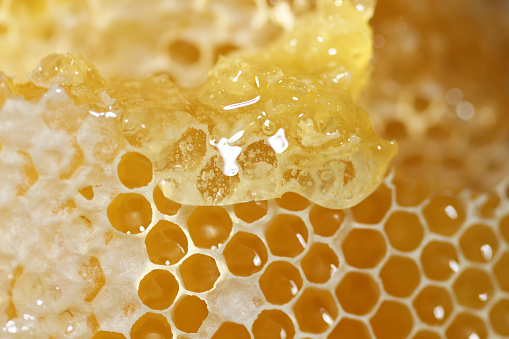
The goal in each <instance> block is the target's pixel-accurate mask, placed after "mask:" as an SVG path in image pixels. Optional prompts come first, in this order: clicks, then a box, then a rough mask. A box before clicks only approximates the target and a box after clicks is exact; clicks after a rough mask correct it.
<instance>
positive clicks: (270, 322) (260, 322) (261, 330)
mask: <svg viewBox="0 0 509 339" xmlns="http://www.w3.org/2000/svg"><path fill="white" fill-rule="evenodd" d="M252 332H253V335H254V339H281V338H286V339H292V338H293V337H294V336H295V328H294V326H293V322H292V319H290V317H289V316H288V315H286V313H284V312H283V311H281V310H264V311H262V312H261V313H260V314H259V315H258V317H257V318H256V320H255V321H254V323H253V331H252Z"/></svg>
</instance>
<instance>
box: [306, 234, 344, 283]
mask: <svg viewBox="0 0 509 339" xmlns="http://www.w3.org/2000/svg"><path fill="white" fill-rule="evenodd" d="M301 267H302V270H303V271H304V275H305V276H306V278H307V280H309V281H310V282H313V283H322V284H323V283H326V282H327V281H328V280H329V279H330V277H332V275H333V274H334V272H336V270H337V269H338V267H339V260H338V257H337V256H336V253H334V251H333V250H332V249H331V248H330V247H329V245H327V244H325V243H314V244H313V245H311V247H310V248H309V250H308V252H307V253H306V255H304V257H303V258H302V261H301Z"/></svg>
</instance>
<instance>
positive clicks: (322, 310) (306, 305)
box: [293, 287, 338, 333]
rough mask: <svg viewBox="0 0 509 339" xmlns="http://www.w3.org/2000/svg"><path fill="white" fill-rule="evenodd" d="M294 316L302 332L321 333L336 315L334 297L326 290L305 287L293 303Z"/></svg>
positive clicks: (327, 327) (332, 321)
mask: <svg viewBox="0 0 509 339" xmlns="http://www.w3.org/2000/svg"><path fill="white" fill-rule="evenodd" d="M293 312H294V314H295V318H296V319H297V322H298V323H299V328H300V330H301V331H303V332H308V333H323V332H325V331H327V330H328V329H329V327H330V326H331V325H332V324H333V323H334V320H335V319H336V317H337V316H338V308H337V306H336V302H335V301H334V297H333V296H332V294H331V293H330V292H329V291H327V290H322V289H319V288H314V287H309V288H306V289H305V290H304V291H303V292H302V294H301V296H300V297H299V299H298V300H297V301H296V302H295V304H294V305H293Z"/></svg>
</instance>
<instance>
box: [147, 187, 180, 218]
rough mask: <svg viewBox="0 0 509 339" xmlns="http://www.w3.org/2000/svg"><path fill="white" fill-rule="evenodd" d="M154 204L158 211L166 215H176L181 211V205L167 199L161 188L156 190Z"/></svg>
mask: <svg viewBox="0 0 509 339" xmlns="http://www.w3.org/2000/svg"><path fill="white" fill-rule="evenodd" d="M153 197H154V204H155V205H156V207H157V210H158V211H159V212H161V213H163V214H166V215H175V214H177V212H178V211H179V209H180V207H181V206H182V205H181V204H179V203H177V202H175V201H173V200H170V199H168V198H166V197H165V196H164V194H163V191H161V188H160V187H159V186H156V188H154V194H153Z"/></svg>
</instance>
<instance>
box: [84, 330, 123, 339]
mask: <svg viewBox="0 0 509 339" xmlns="http://www.w3.org/2000/svg"><path fill="white" fill-rule="evenodd" d="M92 339H126V338H125V335H123V334H122V333H116V332H108V331H99V332H97V333H96V334H95V335H94V336H93V337H92Z"/></svg>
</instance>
